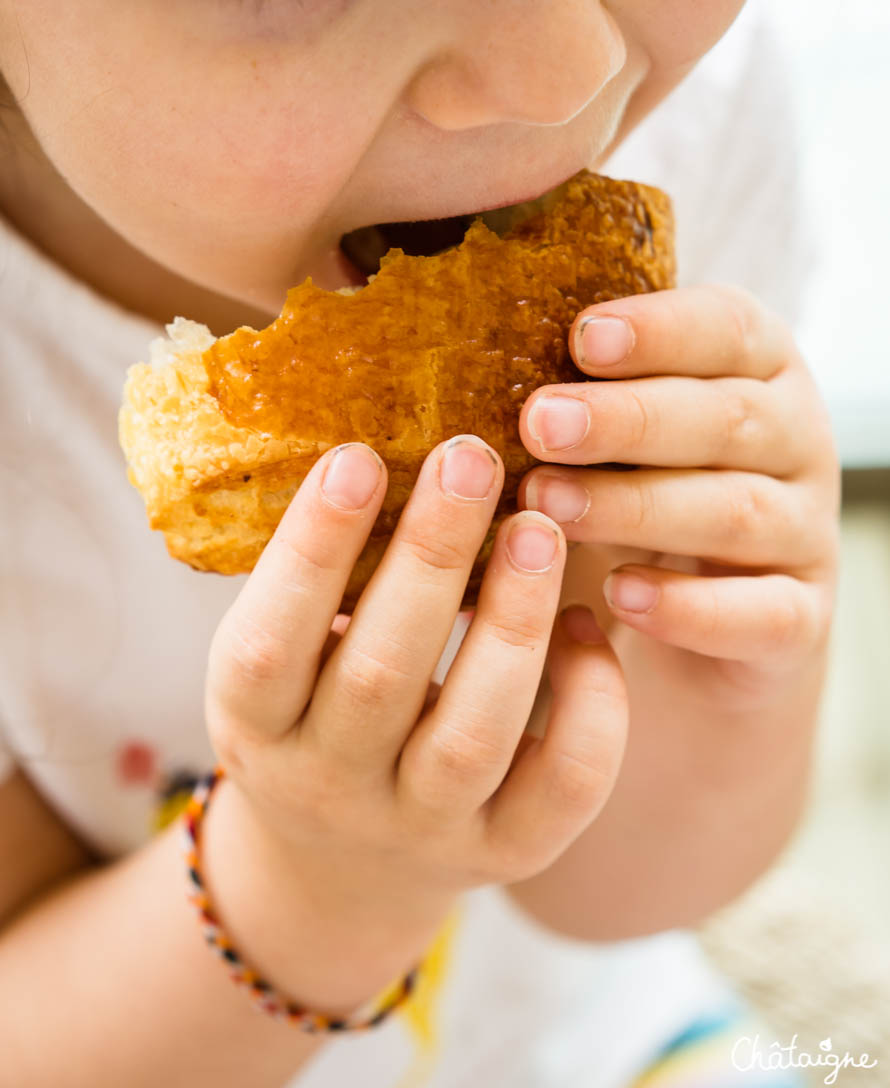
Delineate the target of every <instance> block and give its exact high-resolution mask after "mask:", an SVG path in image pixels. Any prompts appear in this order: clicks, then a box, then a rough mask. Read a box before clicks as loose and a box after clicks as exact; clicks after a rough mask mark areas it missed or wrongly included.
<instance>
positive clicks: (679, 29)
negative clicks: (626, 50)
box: [614, 0, 745, 70]
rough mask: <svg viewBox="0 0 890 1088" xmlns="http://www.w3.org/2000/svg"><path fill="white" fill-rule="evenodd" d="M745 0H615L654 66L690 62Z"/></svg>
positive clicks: (716, 36) (725, 26) (718, 35)
mask: <svg viewBox="0 0 890 1088" xmlns="http://www.w3.org/2000/svg"><path fill="white" fill-rule="evenodd" d="M744 5H745V0H618V2H616V3H615V5H614V7H615V9H616V11H617V10H619V9H620V10H621V11H622V12H623V13H624V16H625V18H626V19H627V20H628V21H630V22H632V23H633V25H634V28H635V30H636V33H637V36H638V38H639V40H640V42H641V43H642V44H643V47H644V48H645V49H646V52H647V53H648V54H649V56H650V57H651V59H652V61H653V64H654V66H655V67H656V68H658V69H661V70H667V69H672V68H685V67H687V66H689V65H690V64H694V63H695V62H696V61H697V60H698V59H699V58H700V57H701V56H702V55H703V54H705V53H706V52H707V51H708V50H709V49H710V48H711V46H712V45H714V44H715V43H716V42H717V41H718V40H719V39H720V38H721V37H722V36H723V34H724V33H725V32H726V31H727V30H728V29H729V27H730V25H731V24H732V21H733V20H734V19H735V17H736V15H737V14H738V13H739V12H740V11H741V9H742V8H743V7H744Z"/></svg>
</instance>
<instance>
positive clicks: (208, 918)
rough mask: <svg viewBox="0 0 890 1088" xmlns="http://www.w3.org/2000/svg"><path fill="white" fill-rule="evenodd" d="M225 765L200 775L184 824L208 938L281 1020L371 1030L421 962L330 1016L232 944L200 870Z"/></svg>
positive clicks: (307, 1027) (308, 1026)
mask: <svg viewBox="0 0 890 1088" xmlns="http://www.w3.org/2000/svg"><path fill="white" fill-rule="evenodd" d="M223 775H224V771H223V768H222V767H216V768H214V770H213V771H212V772H211V773H210V774H209V775H207V776H206V777H205V778H203V779H201V780H200V781H199V782H198V784H197V786H196V787H195V790H194V792H193V794H192V796H191V799H190V800H189V802H188V804H187V805H186V808H185V811H184V812H183V824H184V828H185V855H186V863H187V865H188V876H189V884H190V891H189V896H188V899H189V902H190V903H193V904H194V905H195V907H196V908H197V910H198V914H199V915H200V918H201V922H202V923H203V929H204V939H205V940H206V941H207V943H208V945H210V947H211V948H213V949H214V950H215V951H216V952H217V953H218V954H219V956H220V957H221V958H222V959H223V960H224V961H225V963H226V964H228V966H229V968H230V971H229V976H230V978H231V979H232V981H233V982H235V983H237V984H238V985H241V986H245V987H247V989H248V990H249V991H250V993H251V996H252V997H253V1000H254V1003H255V1004H256V1005H257V1006H258V1007H259V1008H260V1009H261V1010H262V1011H263V1012H266V1013H269V1014H270V1015H271V1016H274V1017H275V1018H276V1019H277V1020H287V1021H288V1022H289V1023H291V1024H293V1025H294V1026H295V1027H299V1028H301V1029H302V1030H303V1031H308V1032H322V1031H367V1030H368V1028H372V1027H376V1026H377V1025H378V1024H380V1023H381V1022H382V1021H383V1020H385V1019H386V1017H387V1016H388V1015H389V1014H390V1013H391V1012H392V1011H393V1009H395V1008H397V1007H398V1006H399V1005H401V1004H402V1003H403V1002H404V1001H405V999H406V998H407V997H408V996H409V995H410V994H411V992H412V991H413V990H414V988H415V985H416V983H417V980H418V975H419V972H420V965H418V966H417V967H414V968H413V969H412V970H411V971H409V972H408V974H407V975H405V977H404V978H403V979H401V980H400V981H397V982H394V983H392V984H390V985H389V986H387V987H386V989H384V990H383V991H382V992H381V993H379V994H378V995H377V996H376V997H374V998H372V999H371V1000H370V1001H368V1002H366V1003H365V1004H364V1005H362V1006H361V1008H359V1009H358V1010H356V1011H355V1012H354V1013H352V1014H351V1015H350V1016H348V1017H334V1016H328V1015H326V1014H324V1013H318V1012H311V1011H310V1010H308V1009H306V1008H303V1007H302V1006H300V1005H295V1004H294V1003H293V1002H291V1001H288V1000H287V998H285V997H284V996H283V995H282V994H280V993H278V992H277V991H276V990H275V988H274V987H273V986H271V985H270V984H269V983H268V982H265V981H264V980H263V979H261V978H260V977H259V975H258V974H257V973H256V971H254V970H252V969H251V968H250V967H248V966H247V965H246V964H245V963H244V961H243V960H242V959H241V956H240V955H239V954H238V953H237V952H236V951H235V949H234V948H233V947H232V942H231V941H230V940H229V938H228V937H227V936H226V934H225V932H224V931H223V928H222V926H221V925H220V922H219V919H218V918H217V917H216V914H215V913H214V910H213V907H212V905H211V903H210V897H209V896H208V894H207V890H206V888H205V886H204V877H203V874H202V872H201V855H200V847H201V824H202V822H203V820H204V816H205V814H206V812H207V806H208V804H209V802H210V797H211V795H212V793H213V790H214V788H215V787H216V785H217V783H218V782H219V780H220V779H221V778H222V777H223Z"/></svg>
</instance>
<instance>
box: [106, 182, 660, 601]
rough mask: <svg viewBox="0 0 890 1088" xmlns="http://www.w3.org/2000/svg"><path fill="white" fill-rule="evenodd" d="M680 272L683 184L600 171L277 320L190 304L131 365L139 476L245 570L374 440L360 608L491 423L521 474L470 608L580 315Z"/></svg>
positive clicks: (167, 531) (477, 570)
mask: <svg viewBox="0 0 890 1088" xmlns="http://www.w3.org/2000/svg"><path fill="white" fill-rule="evenodd" d="M489 224H491V225H489ZM401 227H402V228H403V229H407V227H406V225H405V224H401ZM492 227H494V228H495V229H492ZM356 235H357V238H355V239H353V242H355V244H356V248H357V249H358V250H360V249H361V248H362V246H363V245H364V246H365V247H367V245H368V244H369V240H370V245H371V248H372V249H373V248H374V246H375V245H376V247H377V248H378V250H379V249H382V248H385V239H386V234H385V231H382V230H381V231H377V230H376V229H375V228H365V229H364V231H363V232H356ZM381 240H382V243H383V244H381ZM674 276H675V262H674V251H673V216H672V212H671V205H670V201H669V199H668V197H667V196H666V195H665V194H664V193H662V192H661V191H659V190H657V189H654V188H651V187H649V186H644V185H640V184H637V183H635V182H626V181H614V180H611V179H609V178H605V177H602V176H599V175H596V174H591V173H589V172H588V171H581V173H579V174H577V175H575V176H574V177H573V178H571V179H569V180H568V181H567V182H565V183H564V184H563V185H561V186H559V188H557V189H555V190H553V192H551V193H549V194H547V195H546V196H545V197H542V198H541V199H540V200H538V201H533V202H531V203H529V204H525V205H520V206H517V207H515V208H512V209H501V210H499V211H497V212H493V213H484V214H483V215H482V216H479V217H477V218H475V219H474V221H473V222H472V223H471V225H470V226H469V228H468V229H467V231H466V234H465V237H464V238H463V241H461V242H460V243H459V244H457V245H454V246H451V247H450V248H448V249H446V250H444V251H442V252H439V253H436V254H434V255H432V256H417V255H415V256H412V255H408V254H406V253H405V252H403V249H399V248H392V249H389V251H388V252H385V253H384V254H383V256H382V257H381V258H380V265H379V271H378V272H376V274H372V275H370V276H369V279H368V283H367V284H366V285H365V286H362V287H354V288H341V289H340V290H338V291H325V290H322V289H321V288H319V287H317V286H315V285H314V284H313V283H312V281H311V280H306V281H305V282H304V283H302V284H301V285H300V286H298V287H294V288H292V289H291V290H290V291H289V292H288V295H287V299H286V302H285V305H284V308H283V310H282V313H281V315H280V316H279V317H278V318H277V319H276V320H275V321H273V322H272V324H271V325H269V326H268V328H266V329H264V330H262V331H257V330H255V329H252V328H248V327H242V328H240V329H237V330H236V331H235V332H233V333H232V334H231V335H229V336H225V337H221V338H219V339H215V338H214V337H213V335H212V334H211V333H210V331H209V330H208V329H207V327H206V326H204V325H199V324H196V323H195V322H193V321H189V320H187V319H185V318H182V317H177V318H176V319H175V320H174V321H173V322H172V323H171V324H170V325H168V326H167V333H168V335H167V337H161V338H159V339H157V340H155V341H154V342H153V343H152V345H151V347H150V362H149V363H148V364H146V363H138V364H136V365H134V366H132V367H130V369H129V371H128V373H127V379H126V384H125V387H124V394H123V404H122V407H121V411H120V417H119V433H120V441H121V445H122V447H123V450H124V452H125V455H126V458H127V465H128V476H129V479H130V481H131V483H132V484H133V485H134V486H135V487H136V488H138V490H139V492H140V493H141V495H142V497H143V499H144V501H145V506H146V512H147V515H148V521H149V525H150V526H151V528H153V529H159V530H161V531H162V532H163V533H164V535H165V538H166V543H167V548H168V550H169V552H170V554H171V555H172V556H174V557H175V558H177V559H180V560H182V561H184V562H186V563H189V564H190V565H191V566H192V567H194V568H196V569H197V570H203V571H216V572H218V573H221V574H238V573H245V572H247V571H250V570H251V569H252V568H253V566H254V564H255V563H256V561H257V558H258V557H259V555H260V553H261V552H262V549H263V547H264V546H265V544H266V542H267V541H268V540H269V538H270V537H271V535H272V533H273V532H274V530H275V527H276V525H277V524H278V521H279V520H280V518H281V516H282V514H283V513H284V510H285V508H286V506H287V504H288V503H289V501H290V499H291V498H292V496H293V494H294V492H295V491H296V489H297V486H298V485H299V483H300V481H301V480H302V479H303V477H304V475H305V474H306V472H307V471H308V469H309V468H310V467H311V465H312V464H313V463H314V462H315V461H316V460H317V458H318V457H319V456H320V455H321V454H322V453H323V452H324V451H325V450H327V449H329V448H330V447H331V446H335V445H338V444H339V443H341V442H349V441H361V442H366V443H367V444H368V445H370V446H371V447H373V449H375V450H376V451H377V453H378V454H379V455H380V456H381V457H382V458H383V460H384V461H385V462H386V465H387V468H388V472H389V484H388V489H387V493H386V498H385V500H384V503H383V507H382V509H381V511H380V514H379V516H378V518H377V521H376V524H375V526H374V529H373V532H372V534H371V536H370V538H369V540H368V543H367V545H366V547H365V549H364V551H363V553H362V555H361V557H360V559H359V561H358V563H357V564H356V567H355V569H354V571H353V573H352V576H351V578H350V581H349V585H348V587H347V590H346V594H345V596H344V599H343V602H342V604H341V610H343V611H350V610H351V609H352V608H353V607H354V605H355V602H356V600H357V598H358V595H359V593H360V592H361V590H362V588H363V587H364V585H365V584H366V583H367V581H368V579H369V577H370V575H371V573H372V572H373V570H374V568H375V566H376V565H377V563H378V561H379V560H380V557H381V555H382V553H383V551H384V549H385V547H386V544H387V541H388V540H389V537H390V535H391V534H392V531H393V528H394V527H395V524H396V521H397V519H398V516H399V512H400V510H401V508H402V507H403V506H404V504H405V502H406V500H407V498H408V496H409V494H410V491H411V488H412V486H413V484H414V481H415V478H416V476H417V472H418V470H419V468H420V465H421V463H422V461H423V459H424V458H425V456H426V455H427V453H428V452H429V451H430V449H432V447H434V446H435V445H436V444H437V443H438V442H440V441H442V440H443V439H445V438H448V437H451V436H452V435H455V434H460V433H472V434H476V435H479V436H480V437H481V438H483V439H485V441H486V442H488V443H489V444H490V445H491V446H492V447H493V448H494V449H496V450H497V451H498V452H499V453H500V455H501V457H502V458H503V461H504V466H505V470H506V478H505V484H504V488H503V492H502V494H501V497H500V501H499V502H498V506H497V510H496V513H495V516H494V519H493V522H492V526H491V530H490V531H489V534H488V536H487V538H486V540H485V543H484V544H483V546H482V549H481V550H480V552H479V555H478V557H477V560H476V563H475V566H474V568H473V572H472V575H471V577H470V580H469V583H468V586H467V591H466V594H465V597H464V602H463V603H464V606H470V605H472V604H473V603H474V602H475V599H476V595H477V593H478V588H479V584H480V581H481V577H482V573H483V570H484V566H485V562H486V560H487V558H488V555H489V553H490V550H491V545H492V541H493V536H494V531H495V530H496V528H497V526H498V524H499V523H500V521H501V520H503V518H504V517H505V516H506V515H508V514H509V513H511V512H512V511H514V510H515V509H516V489H517V485H518V483H519V481H520V479H521V478H522V476H523V475H524V474H525V473H526V472H527V471H528V469H529V468H531V467H532V465H534V464H535V463H536V462H535V459H534V458H533V457H531V455H530V454H529V453H528V452H527V451H526V450H525V448H524V447H523V445H522V443H521V442H520V439H519V434H518V427H517V421H518V417H519V411H520V408H521V407H522V404H523V402H524V401H525V400H526V399H527V397H528V396H529V394H530V393H531V392H532V391H533V390H534V389H535V388H537V387H538V386H541V385H547V384H551V383H559V382H577V381H582V380H584V376H583V375H582V374H581V372H580V371H578V370H577V369H576V367H575V366H574V364H573V363H572V360H571V358H570V356H569V352H568V348H567V344H566V334H567V331H568V329H569V326H570V325H571V323H572V320H573V319H574V317H575V316H576V314H577V313H578V311H579V310H581V309H583V308H584V307H585V306H588V305H590V304H591V303H596V302H603V301H606V300H609V299H614V298H618V297H621V296H623V295H630V294H637V293H640V292H644V291H654V290H660V289H663V288H667V287H671V286H673V284H674Z"/></svg>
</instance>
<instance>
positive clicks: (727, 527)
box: [723, 484, 769, 543]
mask: <svg viewBox="0 0 890 1088" xmlns="http://www.w3.org/2000/svg"><path fill="white" fill-rule="evenodd" d="M768 505H769V504H768V502H767V500H766V498H765V497H764V496H763V495H762V494H761V492H760V491H759V490H758V489H757V488H755V487H753V486H750V485H747V484H744V485H742V486H739V487H735V488H733V489H732V490H731V491H730V494H729V496H728V498H727V505H726V515H725V518H724V523H723V535H724V538H725V540H726V541H727V542H729V543H733V542H738V541H739V540H740V539H748V540H750V538H752V537H756V536H757V535H758V533H759V532H760V529H761V527H762V525H763V521H764V518H765V517H766V516H767V514H768Z"/></svg>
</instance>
